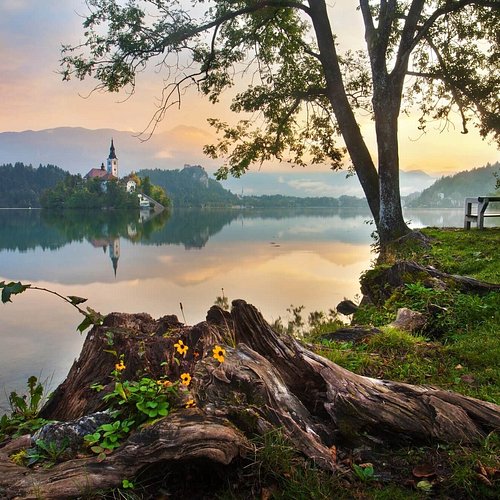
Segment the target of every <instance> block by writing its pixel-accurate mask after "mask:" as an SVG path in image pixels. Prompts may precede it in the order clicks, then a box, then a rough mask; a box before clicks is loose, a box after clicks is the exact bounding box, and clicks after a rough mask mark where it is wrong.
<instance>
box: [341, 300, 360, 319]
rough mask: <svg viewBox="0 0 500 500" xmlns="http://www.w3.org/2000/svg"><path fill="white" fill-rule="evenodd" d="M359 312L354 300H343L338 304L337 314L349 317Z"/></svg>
mask: <svg viewBox="0 0 500 500" xmlns="http://www.w3.org/2000/svg"><path fill="white" fill-rule="evenodd" d="M357 310H358V306H357V305H356V304H355V303H354V302H353V301H352V300H347V299H346V300H343V301H342V302H339V303H338V304H337V312H339V313H340V314H345V315H346V316H349V314H353V313H355V312H356V311H357Z"/></svg>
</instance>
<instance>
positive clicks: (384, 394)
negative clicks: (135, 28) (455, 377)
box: [0, 300, 500, 498]
mask: <svg viewBox="0 0 500 500" xmlns="http://www.w3.org/2000/svg"><path fill="white" fill-rule="evenodd" d="M207 318H208V321H206V322H203V323H200V324H198V325H195V326H193V327H187V326H184V325H182V324H180V323H179V322H178V320H177V318H176V317H175V316H165V317H163V318H160V319H159V320H153V319H152V318H151V317H150V316H148V315H146V314H137V315H130V314H119V313H112V314H110V315H108V316H107V317H106V319H105V321H104V324H103V325H102V326H99V327H94V328H93V329H92V330H91V331H90V332H89V334H88V336H87V338H86V341H85V344H84V346H83V349H82V352H81V355H80V358H79V359H78V360H77V361H76V362H75V363H74V365H73V367H72V368H71V370H70V372H69V374H68V377H67V379H66V380H65V381H64V382H63V383H62V384H61V385H60V386H59V387H58V388H57V389H56V391H55V393H54V396H53V398H52V399H51V401H50V402H49V403H48V404H47V405H46V407H45V408H44V410H43V416H44V417H45V418H57V419H59V420H72V419H77V418H79V417H82V416H83V415H86V414H88V413H91V412H94V411H97V410H101V409H102V408H103V407H104V404H103V402H102V394H103V393H106V392H107V391H109V390H111V386H112V384H113V381H112V379H111V378H110V375H109V374H110V372H111V370H112V369H113V367H114V364H115V362H116V356H115V354H117V355H119V354H122V355H123V356H124V360H125V363H126V369H125V370H124V373H123V374H122V377H123V378H124V379H127V378H128V379H136V378H138V377H140V376H141V375H144V374H147V375H148V376H150V377H152V378H157V377H160V376H161V375H165V374H166V375H168V377H169V378H170V380H174V379H175V378H176V377H177V378H178V377H179V375H180V373H184V372H187V373H190V374H191V375H192V377H193V379H192V382H191V384H190V388H189V389H190V395H191V396H192V397H193V398H194V399H195V400H196V403H197V408H195V409H183V408H182V409H178V410H177V411H175V412H173V413H171V414H170V415H169V416H168V417H165V418H163V419H160V420H159V421H157V422H155V423H153V424H152V425H150V426H147V427H145V428H144V429H142V430H138V431H135V432H133V433H132V434H131V435H130V436H129V438H128V439H127V440H126V441H125V442H124V443H123V444H122V445H121V446H120V447H119V448H117V449H116V450H115V451H114V452H113V453H112V454H111V455H110V456H108V457H107V458H106V459H105V460H104V461H103V462H99V461H98V460H97V458H96V457H94V456H92V457H90V456H86V457H84V458H76V459H73V460H69V461H66V462H62V463H59V464H56V465H55V466H54V467H52V468H50V469H29V468H26V467H22V466H18V465H15V464H14V463H12V462H11V461H10V460H9V458H8V455H9V454H11V453H12V452H13V451H14V450H15V449H16V447H17V448H20V447H23V446H26V439H24V440H20V441H19V442H18V443H10V444H7V446H6V447H4V448H3V449H1V448H0V491H3V494H4V495H5V496H6V497H7V498H12V497H16V496H17V497H22V498H40V497H43V498H72V497H77V496H81V495H82V494H84V492H85V491H88V490H95V489H98V488H107V487H115V486H120V485H121V480H122V479H123V478H130V477H133V476H134V475H135V474H137V473H138V472H140V471H141V470H142V469H143V468H144V467H146V466H149V465H150V464H153V463H161V464H169V463H173V462H177V461H182V462H183V463H185V462H189V461H191V460H197V459H203V460H205V461H207V462H209V463H217V464H224V465H227V464H229V463H232V462H233V461H235V460H237V459H238V458H239V457H242V456H244V455H245V454H246V453H247V452H248V450H249V449H251V447H252V446H251V444H250V441H249V438H251V437H253V436H255V435H256V434H264V433H266V432H267V431H269V430H272V429H274V428H276V427H279V428H281V429H282V431H283V432H284V434H285V435H286V436H287V437H288V438H289V439H290V441H291V442H292V443H293V444H294V446H295V447H296V449H297V450H299V451H300V452H301V453H303V454H304V455H305V456H306V457H308V458H309V459H311V460H313V461H314V462H315V463H316V464H317V465H319V466H320V467H322V468H324V469H327V470H330V471H332V472H335V471H336V469H337V467H338V465H337V463H336V460H335V454H334V453H333V452H332V447H333V446H334V445H335V446H346V445H351V446H353V445H358V444H360V443H366V442H369V443H371V444H373V443H377V444H378V445H380V446H382V445H384V446H385V445H387V446H392V445H394V444H408V443H410V442H419V443H425V442H429V441H435V440H439V441H444V442H462V443H471V442H475V441H478V440H480V439H482V438H483V437H485V436H486V435H487V434H488V433H489V432H491V431H492V430H494V429H498V428H500V407H499V406H497V405H494V404H491V403H487V402H483V401H479V400H477V399H473V398H470V397H466V396H461V395H459V394H455V393H451V392H447V391H444V390H441V389H438V388H435V387H428V386H411V385H408V384H403V383H396V382H390V381H386V380H376V379H372V378H368V377H362V376H359V375H356V374H353V373H351V372H349V371H348V370H345V369H344V368H341V367H340V366H338V365H335V364H334V363H332V362H330V361H328V360H326V359H325V358H322V357H321V356H318V355H317V354H315V353H313V352H311V351H310V350H308V349H306V348H305V347H303V346H302V345H301V344H300V343H299V342H298V341H296V340H295V339H293V338H292V337H290V336H288V335H285V334H278V333H277V332H275V331H273V329H272V328H271V326H270V325H269V324H268V323H267V322H266V321H265V320H264V318H263V317H262V315H261V314H260V312H259V311H258V310H257V309H256V308H255V307H254V306H252V305H250V304H247V303H246V302H245V301H243V300H236V301H234V302H233V307H232V311H231V313H228V312H226V311H223V310H222V309H220V308H218V307H215V306H214V307H212V309H211V310H210V311H209V313H208V315H207ZM179 339H181V340H182V341H183V342H184V344H186V345H188V346H189V350H188V352H187V353H186V355H185V356H184V357H181V359H180V360H179V362H178V363H177V362H174V361H173V358H174V357H175V356H176V354H175V349H174V344H175V343H176V342H177V341H178V340H179ZM214 344H219V345H221V346H222V345H223V346H224V347H225V349H226V357H225V360H224V362H222V363H221V362H219V361H218V360H216V359H214V357H213V356H212V349H213V347H214ZM111 351H115V353H113V352H111ZM177 358H179V356H177ZM94 383H99V384H102V385H103V386H104V387H105V389H104V391H102V392H101V393H96V392H95V391H93V390H91V389H90V385H91V384H94Z"/></svg>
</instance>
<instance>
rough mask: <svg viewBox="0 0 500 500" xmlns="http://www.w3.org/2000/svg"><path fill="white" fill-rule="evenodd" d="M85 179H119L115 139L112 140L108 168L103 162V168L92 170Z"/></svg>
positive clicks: (107, 162)
mask: <svg viewBox="0 0 500 500" xmlns="http://www.w3.org/2000/svg"><path fill="white" fill-rule="evenodd" d="M85 179H102V180H111V179H118V158H117V157H116V152H115V145H114V144H113V139H111V146H110V148H109V156H108V159H107V160H106V167H105V166H104V162H103V163H101V168H91V169H90V170H89V172H88V173H87V174H86V175H85Z"/></svg>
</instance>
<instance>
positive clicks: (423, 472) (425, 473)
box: [412, 464, 436, 477]
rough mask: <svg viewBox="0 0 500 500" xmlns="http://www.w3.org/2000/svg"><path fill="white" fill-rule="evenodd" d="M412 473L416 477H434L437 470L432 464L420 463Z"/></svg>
mask: <svg viewBox="0 0 500 500" xmlns="http://www.w3.org/2000/svg"><path fill="white" fill-rule="evenodd" d="M412 474H413V475H414V476H415V477H432V476H435V475H436V471H435V469H434V467H433V466H432V465H431V464H420V465H417V466H416V467H414V468H413V470H412Z"/></svg>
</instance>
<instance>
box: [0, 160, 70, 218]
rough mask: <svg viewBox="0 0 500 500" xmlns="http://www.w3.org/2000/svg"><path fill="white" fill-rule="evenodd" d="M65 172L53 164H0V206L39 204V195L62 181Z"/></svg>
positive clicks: (31, 205)
mask: <svg viewBox="0 0 500 500" xmlns="http://www.w3.org/2000/svg"><path fill="white" fill-rule="evenodd" d="M66 175H68V173H67V172H65V171H64V170H62V169H61V168H59V167H56V166H54V165H46V166H43V165H40V166H39V167H38V168H34V167H32V166H31V165H25V164H24V163H20V162H17V163H15V164H14V165H12V164H11V163H8V164H4V165H0V179H1V182H0V208H6V207H9V208H24V207H33V208H37V207H39V206H40V201H39V199H40V195H41V194H42V193H43V192H44V191H45V190H46V189H48V188H53V187H54V186H55V185H56V184H57V183H58V182H59V181H62V180H63V179H64V178H65V177H66Z"/></svg>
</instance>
